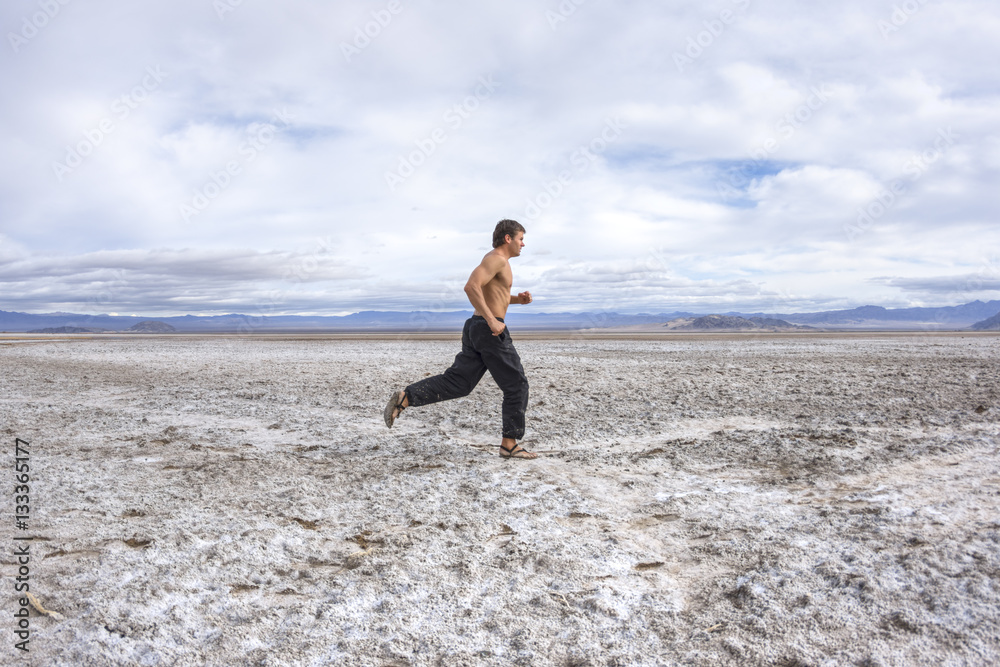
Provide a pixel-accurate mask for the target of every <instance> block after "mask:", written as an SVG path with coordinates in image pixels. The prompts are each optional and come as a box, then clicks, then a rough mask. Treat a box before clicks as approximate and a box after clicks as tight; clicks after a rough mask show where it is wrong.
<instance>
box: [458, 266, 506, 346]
mask: <svg viewBox="0 0 1000 667" xmlns="http://www.w3.org/2000/svg"><path fill="white" fill-rule="evenodd" d="M503 265H504V261H503V259H501V258H500V257H497V256H496V255H487V256H486V257H483V261H482V262H481V263H480V264H479V266H477V267H476V268H475V269H473V271H472V275H470V276H469V281H468V282H467V283H465V294H466V296H468V297H469V302H470V303H471V304H472V306H473V307H474V308H475V309H476V311H477V312H479V313H481V314H482V316H483V317H485V318H486V323H487V324H489V325H490V329H491V330H492V331H493V335H494V336H499V335H500V333H501V332H502V331H503V330H504V328H505V327H506V325H505V324H504V323H503V322H501V321H500V320H498V319H497V318H496V316H495V315H494V314H493V311H491V310H490V307H489V306H488V305H487V304H486V297H485V296H483V285H485V284H486V283H488V282H490V281H491V280H493V278H495V277H496V275H497V274H498V273H500V269H501V268H503Z"/></svg>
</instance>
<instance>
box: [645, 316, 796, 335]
mask: <svg viewBox="0 0 1000 667" xmlns="http://www.w3.org/2000/svg"><path fill="white" fill-rule="evenodd" d="M663 326H664V328H666V329H670V330H673V331H801V330H808V329H812V328H813V327H807V326H802V325H798V324H792V323H790V322H786V321H785V320H779V319H775V318H772V317H738V316H736V315H704V316H702V317H682V318H678V319H676V320H670V321H669V322H667V323H666V324H664V325H663Z"/></svg>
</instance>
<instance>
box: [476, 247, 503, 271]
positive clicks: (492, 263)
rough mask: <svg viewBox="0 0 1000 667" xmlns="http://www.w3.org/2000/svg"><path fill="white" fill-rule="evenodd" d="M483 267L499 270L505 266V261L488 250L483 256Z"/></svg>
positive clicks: (493, 251)
mask: <svg viewBox="0 0 1000 667" xmlns="http://www.w3.org/2000/svg"><path fill="white" fill-rule="evenodd" d="M482 263H483V266H485V267H487V268H491V269H494V268H495V269H499V268H500V267H502V266H504V265H506V264H507V263H508V262H507V260H506V259H505V258H504V257H503V256H502V255H500V254H498V253H497V252H496V251H495V250H490V251H489V252H488V253H486V254H485V255H483V262H482Z"/></svg>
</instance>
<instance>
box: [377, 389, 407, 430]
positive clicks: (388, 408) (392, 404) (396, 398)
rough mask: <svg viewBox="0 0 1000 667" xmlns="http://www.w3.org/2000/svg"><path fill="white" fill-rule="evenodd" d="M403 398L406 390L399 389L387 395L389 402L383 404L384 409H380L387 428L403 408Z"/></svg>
mask: <svg viewBox="0 0 1000 667" xmlns="http://www.w3.org/2000/svg"><path fill="white" fill-rule="evenodd" d="M404 398H406V390H405V389H400V390H399V391H394V392H392V396H390V397H389V402H388V403H386V404H385V410H383V411H382V417H383V418H384V419H385V425H386V426H388V427H389V428H392V424H393V422H395V421H396V417H398V416H399V415H400V414H401V413H402V412H403V410H404V409H405V408H404V407H403V399H404ZM397 410H398V412H397Z"/></svg>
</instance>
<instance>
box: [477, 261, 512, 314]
mask: <svg viewBox="0 0 1000 667" xmlns="http://www.w3.org/2000/svg"><path fill="white" fill-rule="evenodd" d="M489 255H498V256H501V257H502V255H500V254H499V253H497V252H496V251H490V252H488V253H486V256H487V257H488V256H489ZM513 284H514V272H513V271H511V270H510V262H509V261H508V260H507V258H504V266H503V268H502V269H500V271H499V272H498V273H497V274H496V275H495V276H494V277H493V279H492V280H490V281H489V282H488V283H486V284H485V285H483V298H485V299H486V305H487V306H488V307H489V309H490V312H491V313H493V317H496V318H500V319H503V318H504V316H505V315H506V314H507V306H509V305H510V288H511V285H513ZM475 314H476V315H483V314H484V313H481V312H479V309H478V308H477V309H476V310H475Z"/></svg>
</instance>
